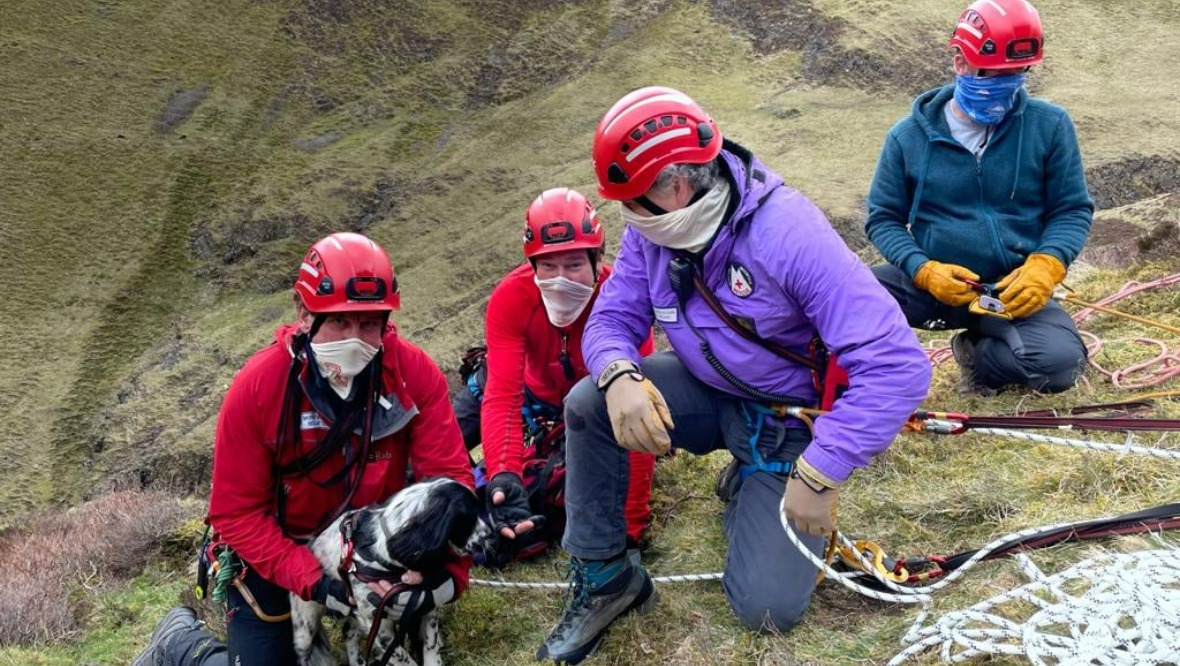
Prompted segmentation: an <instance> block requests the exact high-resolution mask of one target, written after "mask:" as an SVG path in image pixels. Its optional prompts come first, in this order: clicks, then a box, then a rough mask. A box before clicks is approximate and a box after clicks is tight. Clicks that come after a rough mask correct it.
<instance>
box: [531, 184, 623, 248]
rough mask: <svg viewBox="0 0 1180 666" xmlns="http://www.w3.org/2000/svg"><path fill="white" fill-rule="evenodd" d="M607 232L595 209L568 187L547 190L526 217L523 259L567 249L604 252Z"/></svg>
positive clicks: (533, 203) (534, 203) (532, 204)
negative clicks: (603, 246) (603, 247)
mask: <svg viewBox="0 0 1180 666" xmlns="http://www.w3.org/2000/svg"><path fill="white" fill-rule="evenodd" d="M605 242H606V232H605V231H603V229H602V223H601V222H599V221H598V213H597V212H596V211H595V210H594V206H591V205H590V202H589V201H587V200H586V197H584V196H582V194H581V193H579V192H576V191H574V190H571V189H569V188H568V187H555V188H553V189H551V190H545V191H544V192H542V193H541V194H540V196H538V197H537V198H536V199H533V202H532V203H531V204H529V208H528V210H527V211H526V212H525V214H524V256H525V257H526V258H528V259H532V258H534V257H539V256H541V255H543V254H552V253H553V252H562V251H564V250H601V249H602V245H603V243H605Z"/></svg>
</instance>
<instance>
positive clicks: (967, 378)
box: [951, 331, 999, 398]
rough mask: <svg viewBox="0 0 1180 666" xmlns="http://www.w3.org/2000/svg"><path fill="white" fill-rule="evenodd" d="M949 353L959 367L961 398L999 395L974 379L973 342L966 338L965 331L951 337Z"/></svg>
mask: <svg viewBox="0 0 1180 666" xmlns="http://www.w3.org/2000/svg"><path fill="white" fill-rule="evenodd" d="M951 353H952V354H954V355H955V364H956V365H958V366H959V395H960V396H961V397H964V398H967V397H971V396H978V397H981V398H990V397H992V396H994V395H996V394H997V393H999V391H997V390H996V389H994V388H992V387H990V386H987V385H986V384H984V383H983V382H981V381H979V380H978V379H977V378H976V377H975V341H974V340H972V339H971V338H970V337H968V336H967V332H966V331H959V332H958V333H955V335H954V336H953V337H951Z"/></svg>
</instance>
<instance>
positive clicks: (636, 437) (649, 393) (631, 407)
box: [606, 371, 676, 455]
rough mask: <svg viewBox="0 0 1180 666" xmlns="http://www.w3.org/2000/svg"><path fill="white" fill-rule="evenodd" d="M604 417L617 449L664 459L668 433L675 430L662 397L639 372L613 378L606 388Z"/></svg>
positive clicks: (668, 440)
mask: <svg viewBox="0 0 1180 666" xmlns="http://www.w3.org/2000/svg"><path fill="white" fill-rule="evenodd" d="M606 413H607V414H608V415H609V416H610V425H611V429H613V430H614V432H615V441H617V442H618V443H619V446H621V447H623V448H624V449H628V450H631V451H639V452H641V453H654V454H656V455H663V454H665V453H667V452H668V449H669V448H671V446H672V438H671V437H669V436H668V429H669V428H675V427H676V425H675V424H674V423H672V415H671V414H670V413H669V412H668V404H667V403H666V402H664V396H663V395H661V394H660V390H659V389H658V388H656V385H655V384H652V383H651V380H650V379H648V378H646V377H644V376H643V375H641V374H639V372H638V371H634V372H628V373H626V374H625V376H622V377H616V378H615V379H614V381H612V382H611V383H610V385H608V386H607V388H606Z"/></svg>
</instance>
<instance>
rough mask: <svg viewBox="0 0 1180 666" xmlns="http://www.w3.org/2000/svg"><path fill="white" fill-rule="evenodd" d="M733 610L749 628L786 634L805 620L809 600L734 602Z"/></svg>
mask: <svg viewBox="0 0 1180 666" xmlns="http://www.w3.org/2000/svg"><path fill="white" fill-rule="evenodd" d="M732 606H733V612H734V614H735V615H737V617H738V620H740V621H741V623H742V624H743V625H744V626H745V627H746V628H747V629H752V630H754V631H759V632H764V633H776V634H785V633H786V632H788V631H790V630H791V629H793V628H794V627H795V625H797V624H799V622H800V621H802V620H803V615H804V613H805V612H806V611H807V602H806V601H805V602H803V603H798V604H784V603H779V602H769V603H749V602H744V603H734V604H732Z"/></svg>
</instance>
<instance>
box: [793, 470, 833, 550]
mask: <svg viewBox="0 0 1180 666" xmlns="http://www.w3.org/2000/svg"><path fill="white" fill-rule="evenodd" d="M839 504H840V484H838V483H836V482H835V481H833V480H831V479H829V478H828V477H826V476H824V475H823V474H821V473H820V472H819V471H817V470H816V469H815V468H814V467H812V466H811V465H809V464H807V462H806V461H805V460H803V459H802V458H799V459H798V460H796V461H795V466H794V467H792V468H791V474H790V476H788V477H787V491H786V493H785V494H784V495H783V512H785V513H786V514H787V518H788V519H790V521H791V522H792V523H794V525H795V529H796V530H799V531H800V532H805V533H807V534H814V535H815V536H825V535H828V534H832V533H833V532H835V531H836V509H837V507H838V506H839Z"/></svg>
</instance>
